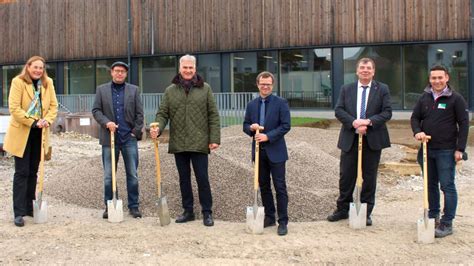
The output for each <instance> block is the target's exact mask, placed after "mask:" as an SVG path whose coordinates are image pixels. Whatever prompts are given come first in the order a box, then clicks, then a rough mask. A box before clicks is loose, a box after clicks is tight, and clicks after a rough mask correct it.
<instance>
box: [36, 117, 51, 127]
mask: <svg viewBox="0 0 474 266" xmlns="http://www.w3.org/2000/svg"><path fill="white" fill-rule="evenodd" d="M36 127H37V128H48V127H49V122H48V121H46V120H45V119H42V118H41V119H40V120H38V121H37V122H36Z"/></svg>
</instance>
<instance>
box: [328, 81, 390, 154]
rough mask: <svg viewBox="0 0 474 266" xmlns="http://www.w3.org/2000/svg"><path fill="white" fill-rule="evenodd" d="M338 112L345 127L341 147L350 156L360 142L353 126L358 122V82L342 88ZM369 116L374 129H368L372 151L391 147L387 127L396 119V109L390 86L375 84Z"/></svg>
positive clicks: (337, 114)
mask: <svg viewBox="0 0 474 266" xmlns="http://www.w3.org/2000/svg"><path fill="white" fill-rule="evenodd" d="M335 112H336V118H337V119H338V120H339V121H340V122H341V123H342V127H341V131H340V133H339V141H338V143H337V147H338V148H339V149H341V150H342V151H344V152H348V151H349V150H350V149H351V147H352V144H353V143H354V139H355V138H356V134H355V129H354V128H353V127H352V122H354V120H356V119H357V82H355V83H351V84H348V85H344V86H342V88H341V94H340V95H339V99H338V101H337V104H336V108H335ZM366 115H367V118H368V119H370V121H372V126H369V127H368V128H367V142H368V145H369V148H370V149H371V150H381V149H383V148H387V147H390V137H389V135H388V130H387V126H386V124H385V123H386V122H387V121H389V120H390V118H391V117H392V107H391V104H390V93H389V90H388V86H387V85H386V84H384V83H381V82H377V81H375V80H372V83H371V87H370V93H369V99H368V101H367V110H366Z"/></svg>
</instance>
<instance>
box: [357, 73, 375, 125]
mask: <svg viewBox="0 0 474 266" xmlns="http://www.w3.org/2000/svg"><path fill="white" fill-rule="evenodd" d="M371 85H372V81H370V82H369V84H367V85H364V86H369V87H368V88H367V89H366V92H365V110H366V111H367V102H368V100H369V93H370V86H371ZM362 86H363V85H362V83H360V81H358V82H357V119H360V105H361V103H362V91H363V90H364V89H363V88H362Z"/></svg>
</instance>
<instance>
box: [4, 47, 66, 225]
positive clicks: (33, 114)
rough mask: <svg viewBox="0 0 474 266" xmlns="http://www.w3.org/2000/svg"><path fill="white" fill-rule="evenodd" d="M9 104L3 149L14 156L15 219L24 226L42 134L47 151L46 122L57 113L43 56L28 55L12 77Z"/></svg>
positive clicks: (30, 199) (47, 125) (29, 210)
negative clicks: (29, 56) (19, 70)
mask: <svg viewBox="0 0 474 266" xmlns="http://www.w3.org/2000/svg"><path fill="white" fill-rule="evenodd" d="M8 108H9V110H10V115H11V118H10V123H9V125H8V129H7V133H6V135H5V140H4V149H5V150H6V151H7V152H9V153H10V154H12V155H13V156H14V158H15V174H14V176H13V211H14V216H15V219H14V223H15V225H16V226H23V225H24V224H25V222H24V220H23V216H27V215H28V216H33V200H34V199H35V192H36V179H37V173H38V168H39V163H40V158H41V157H40V155H41V142H42V136H43V137H44V138H45V147H44V148H45V149H44V150H45V151H47V150H48V149H47V147H49V141H48V139H49V126H50V125H51V124H52V123H53V121H54V119H56V115H57V113H58V101H57V99H56V92H55V91H54V85H53V81H52V79H51V78H49V77H48V74H47V73H46V62H45V60H44V59H43V58H42V57H39V56H33V57H31V58H30V59H28V61H27V62H26V64H25V66H24V67H23V70H22V71H21V73H20V74H19V75H18V76H16V77H15V78H14V79H13V80H12V84H11V87H10V94H9V97H8Z"/></svg>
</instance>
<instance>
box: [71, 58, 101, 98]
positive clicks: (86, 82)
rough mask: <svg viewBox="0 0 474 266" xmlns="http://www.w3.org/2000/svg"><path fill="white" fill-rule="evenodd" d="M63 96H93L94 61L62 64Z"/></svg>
mask: <svg viewBox="0 0 474 266" xmlns="http://www.w3.org/2000/svg"><path fill="white" fill-rule="evenodd" d="M64 68H65V69H64V92H65V94H94V93H95V82H94V80H95V67H94V61H80V62H69V63H68V64H64Z"/></svg>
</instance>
